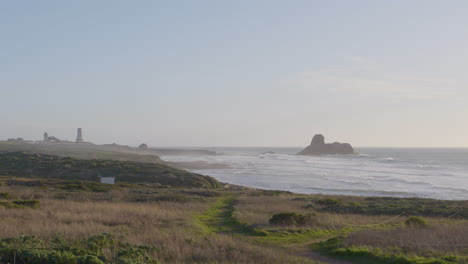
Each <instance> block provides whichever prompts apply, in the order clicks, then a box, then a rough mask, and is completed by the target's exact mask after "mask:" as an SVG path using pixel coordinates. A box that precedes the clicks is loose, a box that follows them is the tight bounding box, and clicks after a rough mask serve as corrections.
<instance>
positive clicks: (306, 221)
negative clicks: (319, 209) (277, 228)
mask: <svg viewBox="0 0 468 264" xmlns="http://www.w3.org/2000/svg"><path fill="white" fill-rule="evenodd" d="M313 217H314V215H313V214H305V215H303V214H296V213H279V214H275V215H273V216H272V217H271V219H270V221H269V223H270V224H272V225H282V226H306V225H310V224H313V223H314V219H313Z"/></svg>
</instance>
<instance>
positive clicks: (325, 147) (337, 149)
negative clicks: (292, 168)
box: [297, 134, 355, 155]
mask: <svg viewBox="0 0 468 264" xmlns="http://www.w3.org/2000/svg"><path fill="white" fill-rule="evenodd" d="M297 154H298V155H325V154H328V155H336V154H340V155H347V154H355V152H354V149H353V147H352V146H351V145H350V144H348V143H338V142H335V143H331V144H330V143H329V144H325V137H324V136H323V135H321V134H318V135H315V136H314V137H313V138H312V142H311V143H310V145H309V146H308V147H306V148H305V149H303V150H302V151H301V152H299V153H297Z"/></svg>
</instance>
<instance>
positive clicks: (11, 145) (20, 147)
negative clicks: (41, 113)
mask: <svg viewBox="0 0 468 264" xmlns="http://www.w3.org/2000/svg"><path fill="white" fill-rule="evenodd" d="M110 146H112V145H110ZM122 149H123V148H121V149H118V148H113V147H106V146H99V145H92V144H64V143H61V144H32V143H17V142H5V141H3V142H0V153H2V152H3V153H5V152H25V153H29V154H36V153H39V154H48V155H55V156H61V157H72V158H77V159H105V160H120V161H138V162H148V163H164V161H162V160H161V159H160V158H159V156H157V155H153V154H149V153H146V152H141V153H137V150H138V149H135V148H133V152H130V151H127V152H125V151H118V150H122ZM128 149H131V148H128Z"/></svg>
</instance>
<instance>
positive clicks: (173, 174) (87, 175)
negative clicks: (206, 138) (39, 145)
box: [0, 152, 221, 188]
mask: <svg viewBox="0 0 468 264" xmlns="http://www.w3.org/2000/svg"><path fill="white" fill-rule="evenodd" d="M0 175H7V176H22V177H25V176H26V177H27V176H29V177H41V178H50V179H69V180H71V179H77V180H84V181H99V176H103V177H106V176H107V177H109V176H112V177H115V178H116V181H118V182H129V183H158V184H162V185H168V186H184V187H204V188H218V187H221V184H220V183H219V182H218V181H216V180H215V179H213V178H211V177H208V176H204V175H200V174H196V173H191V172H188V171H185V170H181V169H176V168H173V167H169V166H167V165H164V164H155V163H141V162H130V161H115V160H80V159H74V158H69V157H66V158H64V157H58V156H52V155H44V154H26V153H22V152H9V153H2V154H0ZM76 187H78V188H81V187H83V186H76Z"/></svg>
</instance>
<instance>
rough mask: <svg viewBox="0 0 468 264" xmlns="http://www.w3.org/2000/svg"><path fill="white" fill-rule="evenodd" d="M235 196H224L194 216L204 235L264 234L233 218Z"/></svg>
mask: <svg viewBox="0 0 468 264" xmlns="http://www.w3.org/2000/svg"><path fill="white" fill-rule="evenodd" d="M235 201H236V197H235V196H224V197H221V198H218V199H217V200H216V202H214V203H212V204H211V206H210V209H208V210H207V211H205V212H204V213H203V214H201V215H198V216H196V217H195V218H196V220H197V225H198V226H199V227H200V228H201V230H203V231H204V232H205V233H212V232H214V233H234V234H236V233H237V234H243V235H249V236H262V235H265V233H264V232H262V231H259V230H256V229H253V228H250V227H249V226H247V225H246V224H244V223H241V222H240V221H239V220H237V219H236V218H235V217H234V204H235Z"/></svg>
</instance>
